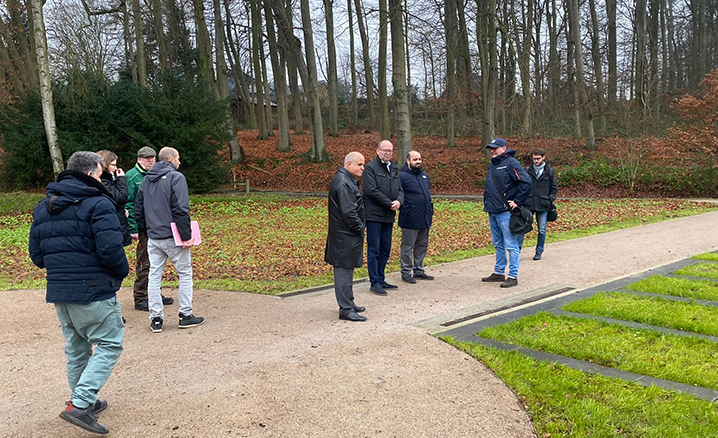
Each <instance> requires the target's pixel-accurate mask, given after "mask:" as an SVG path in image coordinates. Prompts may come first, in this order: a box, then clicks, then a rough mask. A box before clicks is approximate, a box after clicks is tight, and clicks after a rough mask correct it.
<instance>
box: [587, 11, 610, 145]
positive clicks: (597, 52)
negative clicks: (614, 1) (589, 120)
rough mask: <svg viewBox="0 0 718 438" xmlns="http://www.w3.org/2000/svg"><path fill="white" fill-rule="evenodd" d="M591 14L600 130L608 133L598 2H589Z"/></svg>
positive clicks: (592, 48) (592, 51) (592, 54)
mask: <svg viewBox="0 0 718 438" xmlns="http://www.w3.org/2000/svg"><path fill="white" fill-rule="evenodd" d="M588 6H589V9H590V13H591V56H592V57H593V69H594V74H595V75H596V95H597V96H596V103H597V104H598V129H599V131H600V132H606V105H605V104H604V99H603V69H602V68H601V46H600V43H599V39H598V36H599V35H598V32H599V30H598V16H597V15H596V0H588Z"/></svg>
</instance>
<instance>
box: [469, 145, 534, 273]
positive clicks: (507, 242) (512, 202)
mask: <svg viewBox="0 0 718 438" xmlns="http://www.w3.org/2000/svg"><path fill="white" fill-rule="evenodd" d="M486 148H487V149H490V150H491V165H489V168H488V170H487V172H486V185H485V186H484V211H485V212H487V213H488V214H489V226H490V227H491V241H492V242H493V244H494V248H495V249H496V264H495V265H494V272H493V273H492V274H491V275H489V276H488V277H484V278H482V279H481V281H488V282H501V287H513V286H517V285H518V284H519V280H518V279H519V242H518V238H517V236H518V235H516V234H513V233H512V232H511V230H510V229H509V220H510V219H511V211H510V210H509V209H514V208H518V207H520V206H521V205H523V204H524V203H525V202H526V199H527V198H528V197H529V194H530V193H531V179H530V178H529V175H528V174H527V173H526V170H524V168H523V167H522V166H521V163H519V162H518V160H517V159H516V158H514V155H515V154H516V151H514V150H513V149H509V147H508V144H507V143H506V140H504V139H503V138H495V139H494V140H493V141H492V142H491V143H489V145H488V146H486ZM494 181H495V182H494ZM502 194H503V196H502ZM504 198H505V199H506V202H505V201H504ZM507 251H508V253H509V260H508V261H509V263H508V264H509V276H508V278H506V277H504V272H505V271H506V265H507V261H506V252H507Z"/></svg>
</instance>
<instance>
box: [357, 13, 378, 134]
mask: <svg viewBox="0 0 718 438" xmlns="http://www.w3.org/2000/svg"><path fill="white" fill-rule="evenodd" d="M354 5H355V6H356V12H357V26H359V36H360V37H361V46H362V54H363V58H364V78H365V79H366V106H367V117H368V118H369V127H371V128H374V127H376V116H375V114H374V79H373V74H372V68H371V59H370V58H369V37H368V36H367V32H366V28H365V27H364V18H363V17H364V10H363V9H362V6H361V0H354Z"/></svg>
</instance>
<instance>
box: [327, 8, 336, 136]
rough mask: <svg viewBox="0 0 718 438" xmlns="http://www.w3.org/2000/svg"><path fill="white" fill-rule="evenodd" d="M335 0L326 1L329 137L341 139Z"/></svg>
mask: <svg viewBox="0 0 718 438" xmlns="http://www.w3.org/2000/svg"><path fill="white" fill-rule="evenodd" d="M333 8H334V0H324V15H325V21H326V25H327V61H328V63H329V65H328V66H327V70H328V72H327V76H328V79H329V80H328V84H327V85H328V88H329V135H330V136H331V137H339V127H338V125H337V123H338V118H339V86H338V84H337V51H336V48H335V47H334V11H333Z"/></svg>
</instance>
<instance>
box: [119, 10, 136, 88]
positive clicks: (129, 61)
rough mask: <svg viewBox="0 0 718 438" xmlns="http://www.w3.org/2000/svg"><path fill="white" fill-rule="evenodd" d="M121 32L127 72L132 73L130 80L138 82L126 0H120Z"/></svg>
mask: <svg viewBox="0 0 718 438" xmlns="http://www.w3.org/2000/svg"><path fill="white" fill-rule="evenodd" d="M122 34H123V36H124V38H125V63H126V65H127V68H128V72H131V73H132V80H133V81H134V82H139V76H138V74H137V63H136V62H135V49H134V47H133V45H132V30H131V29H130V12H129V11H128V10H127V0H123V1H122Z"/></svg>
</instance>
